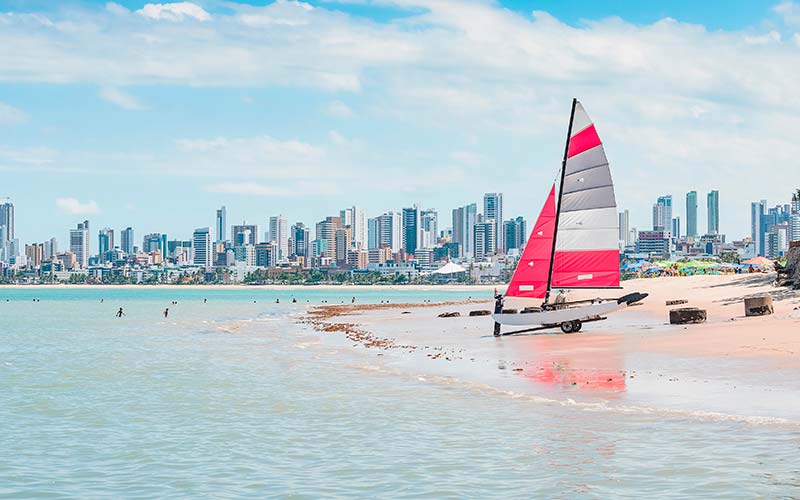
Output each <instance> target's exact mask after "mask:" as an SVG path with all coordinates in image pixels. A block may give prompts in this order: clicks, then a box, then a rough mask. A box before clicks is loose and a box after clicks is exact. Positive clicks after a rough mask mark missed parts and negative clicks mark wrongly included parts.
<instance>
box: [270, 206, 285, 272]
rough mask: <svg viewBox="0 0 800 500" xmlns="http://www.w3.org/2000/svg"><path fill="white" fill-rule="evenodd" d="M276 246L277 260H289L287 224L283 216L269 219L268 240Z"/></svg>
mask: <svg viewBox="0 0 800 500" xmlns="http://www.w3.org/2000/svg"><path fill="white" fill-rule="evenodd" d="M267 241H274V242H275V244H276V245H278V260H279V261H282V260H286V259H288V258H289V222H288V220H287V219H286V217H284V216H283V215H276V216H274V217H270V218H269V238H268V240H267Z"/></svg>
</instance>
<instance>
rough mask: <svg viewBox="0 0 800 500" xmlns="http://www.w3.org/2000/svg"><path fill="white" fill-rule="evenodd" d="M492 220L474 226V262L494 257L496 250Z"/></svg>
mask: <svg viewBox="0 0 800 500" xmlns="http://www.w3.org/2000/svg"><path fill="white" fill-rule="evenodd" d="M496 227H497V226H495V224H494V219H488V220H487V221H486V222H479V223H477V224H475V228H474V232H475V260H481V259H484V258H486V257H489V256H491V255H494V254H495V252H496V249H497V243H495V240H496V234H495V232H494V230H495V228H496Z"/></svg>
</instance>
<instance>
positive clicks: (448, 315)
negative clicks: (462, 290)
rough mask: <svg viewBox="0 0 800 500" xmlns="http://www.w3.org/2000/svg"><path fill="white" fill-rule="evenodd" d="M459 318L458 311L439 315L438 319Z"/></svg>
mask: <svg viewBox="0 0 800 500" xmlns="http://www.w3.org/2000/svg"><path fill="white" fill-rule="evenodd" d="M459 316H461V313H460V312H458V311H455V312H445V313H442V314H440V315H439V317H440V318H458V317H459Z"/></svg>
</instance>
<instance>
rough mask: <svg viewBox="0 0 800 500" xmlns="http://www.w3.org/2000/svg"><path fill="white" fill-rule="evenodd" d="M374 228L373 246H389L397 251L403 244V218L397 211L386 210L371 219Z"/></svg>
mask: <svg viewBox="0 0 800 500" xmlns="http://www.w3.org/2000/svg"><path fill="white" fill-rule="evenodd" d="M372 220H374V221H375V222H374V223H373V226H374V230H375V235H374V238H375V248H382V247H385V248H389V249H390V250H391V251H392V252H399V251H400V249H401V248H402V246H403V231H402V228H403V218H402V216H401V215H400V213H398V212H387V213H385V214H383V215H380V216H378V217H376V218H375V219H372Z"/></svg>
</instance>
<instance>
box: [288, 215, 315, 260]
mask: <svg viewBox="0 0 800 500" xmlns="http://www.w3.org/2000/svg"><path fill="white" fill-rule="evenodd" d="M291 241H292V248H291V250H290V253H291V254H292V255H294V256H295V257H304V264H305V265H306V266H308V264H309V262H308V257H309V256H310V255H311V253H310V248H309V247H310V245H311V238H310V231H309V229H308V228H307V227H306V226H305V224H303V223H302V222H296V223H295V224H294V225H292V240H291Z"/></svg>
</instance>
